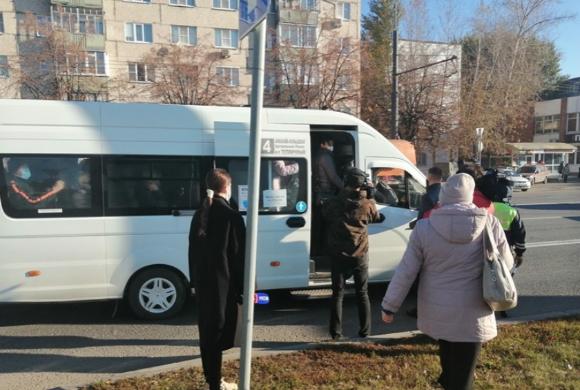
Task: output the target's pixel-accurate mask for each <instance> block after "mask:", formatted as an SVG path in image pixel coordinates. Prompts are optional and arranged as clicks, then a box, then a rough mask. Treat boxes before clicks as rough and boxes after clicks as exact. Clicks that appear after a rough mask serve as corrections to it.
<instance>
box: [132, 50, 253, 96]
mask: <svg viewBox="0 0 580 390" xmlns="http://www.w3.org/2000/svg"><path fill="white" fill-rule="evenodd" d="M222 61H223V58H222V52H221V51H218V50H215V49H209V48H208V47H206V46H203V45H197V46H177V45H175V46H171V47H162V48H160V49H152V50H151V52H150V53H149V54H147V55H146V56H145V57H144V58H143V64H144V65H145V66H147V67H148V68H149V72H150V73H152V74H153V73H154V77H152V78H151V79H150V80H149V81H151V84H150V86H149V87H148V89H149V91H150V93H151V97H152V98H154V99H157V100H160V101H162V102H163V103H171V104H193V105H211V104H222V105H225V104H228V103H231V102H232V101H233V100H234V99H235V97H236V96H238V95H239V94H241V93H242V92H241V90H240V88H239V87H236V86H235V85H234V86H230V84H231V80H230V79H229V78H228V77H227V76H223V75H220V74H218V72H217V69H216V68H217V66H218V65H219V64H220V63H221V62H222Z"/></svg>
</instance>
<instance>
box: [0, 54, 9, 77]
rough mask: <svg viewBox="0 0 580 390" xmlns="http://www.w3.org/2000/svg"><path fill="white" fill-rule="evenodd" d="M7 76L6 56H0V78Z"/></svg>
mask: <svg viewBox="0 0 580 390" xmlns="http://www.w3.org/2000/svg"><path fill="white" fill-rule="evenodd" d="M9 76H10V70H9V69H8V56H5V55H0V78H5V77H9Z"/></svg>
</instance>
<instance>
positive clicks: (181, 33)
mask: <svg viewBox="0 0 580 390" xmlns="http://www.w3.org/2000/svg"><path fill="white" fill-rule="evenodd" d="M171 42H172V43H183V44H185V45H196V44H197V28H196V27H191V26H171Z"/></svg>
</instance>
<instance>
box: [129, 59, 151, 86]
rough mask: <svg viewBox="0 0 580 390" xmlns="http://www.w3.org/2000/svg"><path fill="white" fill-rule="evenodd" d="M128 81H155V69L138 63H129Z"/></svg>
mask: <svg viewBox="0 0 580 390" xmlns="http://www.w3.org/2000/svg"><path fill="white" fill-rule="evenodd" d="M129 80H130V81H135V82H143V83H150V82H153V81H155V68H153V67H152V66H149V65H147V64H142V63H138V62H130V63H129Z"/></svg>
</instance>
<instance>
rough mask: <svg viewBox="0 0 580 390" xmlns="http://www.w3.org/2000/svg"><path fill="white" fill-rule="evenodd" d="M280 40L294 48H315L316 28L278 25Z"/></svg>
mask: <svg viewBox="0 0 580 390" xmlns="http://www.w3.org/2000/svg"><path fill="white" fill-rule="evenodd" d="M280 39H281V40H282V41H283V42H285V43H287V44H290V45H292V46H294V47H314V46H316V27H315V26H303V25H297V24H280Z"/></svg>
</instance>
